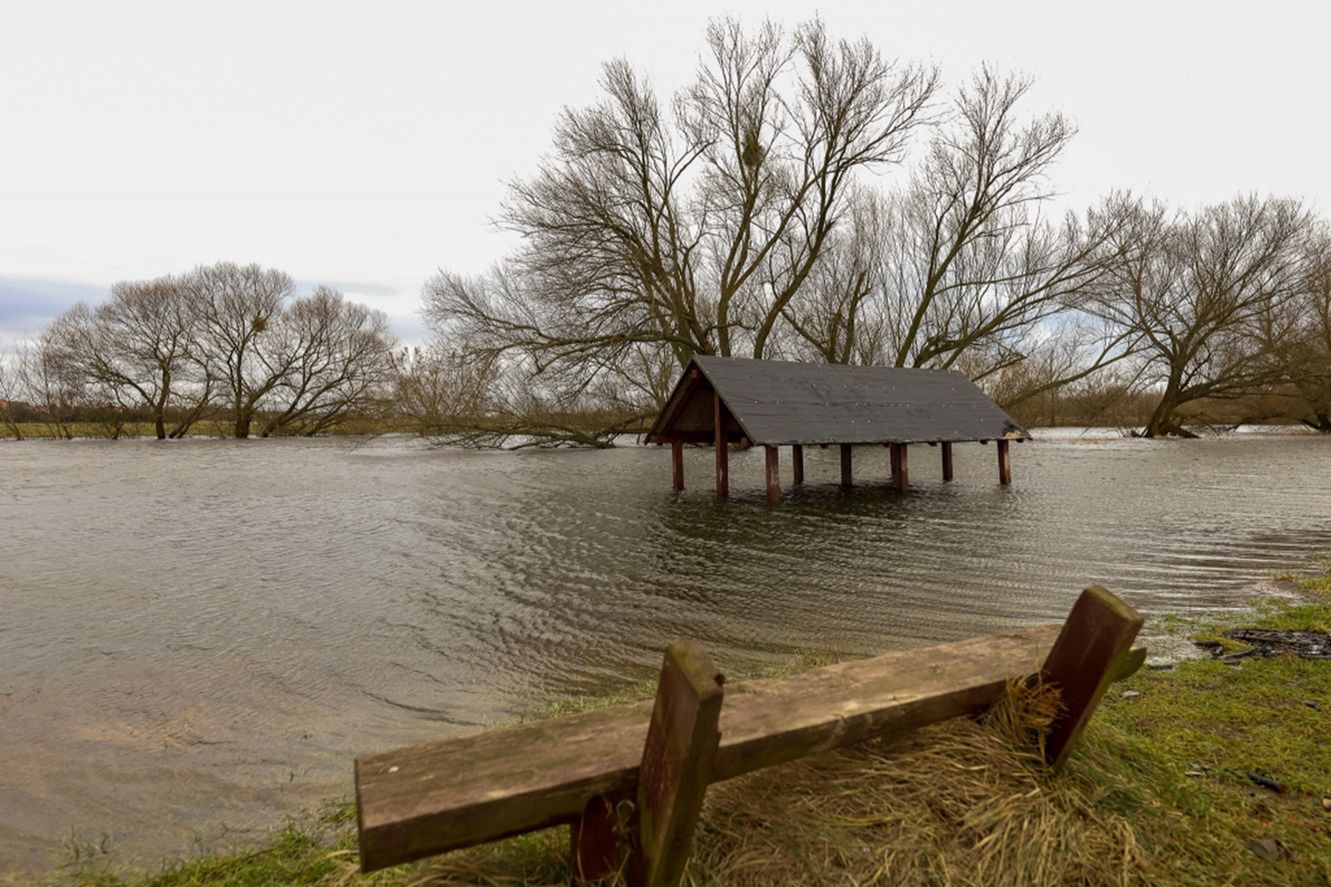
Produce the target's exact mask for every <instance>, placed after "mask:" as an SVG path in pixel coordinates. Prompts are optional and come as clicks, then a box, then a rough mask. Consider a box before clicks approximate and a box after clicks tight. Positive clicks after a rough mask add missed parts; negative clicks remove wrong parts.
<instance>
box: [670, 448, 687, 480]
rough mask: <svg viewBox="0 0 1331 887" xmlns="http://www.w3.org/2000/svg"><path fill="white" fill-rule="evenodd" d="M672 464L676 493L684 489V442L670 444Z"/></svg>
mask: <svg viewBox="0 0 1331 887" xmlns="http://www.w3.org/2000/svg"><path fill="white" fill-rule="evenodd" d="M670 464H671V466H672V468H673V469H674V475H675V492H679V491H680V490H683V489H684V441H682V440H672V441H671V442H670Z"/></svg>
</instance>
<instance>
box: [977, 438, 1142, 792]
mask: <svg viewBox="0 0 1331 887" xmlns="http://www.w3.org/2000/svg"><path fill="white" fill-rule="evenodd" d="M1003 443H1006V441H1003ZM1143 621H1144V620H1143V619H1142V615H1141V614H1140V613H1138V612H1137V611H1136V610H1134V609H1132V607H1129V606H1128V605H1127V604H1125V603H1123V602H1122V601H1121V600H1119V599H1118V598H1116V597H1115V596H1114V595H1113V594H1111V593H1110V592H1109V590H1108V589H1106V588H1104V587H1102V586H1099V585H1092V586H1091V587H1090V588H1088V589H1086V590H1085V591H1083V592H1082V593H1081V597H1079V598H1077V603H1076V604H1074V605H1073V607H1072V612H1071V613H1069V614H1068V619H1067V621H1066V622H1064V623H1063V629H1062V630H1061V631H1060V632H1059V634H1058V640H1056V641H1054V646H1053V647H1052V648H1050V650H1049V656H1048V658H1046V659H1045V662H1044V667H1043V668H1042V669H1041V677H1042V678H1043V679H1044V681H1045V682H1046V683H1048V684H1050V685H1052V686H1054V687H1056V688H1057V689H1058V692H1059V695H1060V696H1061V697H1062V701H1063V710H1062V711H1061V712H1060V714H1059V717H1058V719H1057V720H1056V721H1054V724H1053V726H1052V727H1050V730H1049V734H1048V736H1046V738H1045V760H1046V761H1047V762H1048V763H1049V764H1050V765H1052V766H1054V767H1061V766H1062V765H1063V762H1064V761H1066V760H1067V758H1068V755H1069V754H1070V753H1071V751H1072V746H1073V743H1075V742H1076V741H1077V737H1079V736H1080V735H1081V731H1082V730H1083V729H1085V727H1086V724H1087V722H1088V721H1090V719H1091V715H1092V714H1094V713H1095V707H1096V706H1097V705H1099V704H1100V699H1101V697H1103V696H1104V694H1105V690H1106V689H1107V688H1108V687H1109V685H1110V683H1112V682H1113V681H1114V680H1115V679H1117V678H1118V677H1119V675H1120V673H1121V672H1122V671H1123V669H1124V664H1125V663H1126V662H1127V661H1128V657H1129V653H1130V651H1131V649H1132V641H1133V638H1135V637H1137V632H1138V631H1139V630H1140V629H1141V627H1142V622H1143Z"/></svg>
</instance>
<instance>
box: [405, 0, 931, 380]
mask: <svg viewBox="0 0 1331 887" xmlns="http://www.w3.org/2000/svg"><path fill="white" fill-rule="evenodd" d="M935 82H936V73H935V72H934V71H933V70H931V69H923V68H919V67H911V66H901V65H898V64H896V63H894V62H891V61H888V60H886V59H884V58H883V57H882V56H881V55H880V53H879V52H878V51H877V50H876V49H875V48H874V47H873V46H872V45H871V44H869V43H868V42H867V41H863V40H862V41H858V42H849V41H834V40H832V39H830V38H829V37H828V35H827V34H826V32H825V30H824V28H823V26H822V25H821V23H818V22H814V23H811V24H807V25H804V26H802V27H800V28H798V29H797V30H796V31H795V32H794V33H793V34H787V33H785V32H783V31H782V30H781V29H779V28H777V27H776V26H774V25H770V24H769V25H765V26H763V27H761V28H759V29H758V30H757V31H755V32H746V31H745V30H743V29H742V28H741V27H740V26H739V24H738V23H736V22H734V21H726V22H718V23H715V24H713V25H712V26H711V27H710V28H709V29H708V33H707V50H706V53H705V55H704V58H703V59H702V61H701V63H700V66H699V70H698V74H697V77H696V80H695V81H694V83H693V84H692V85H691V86H690V87H689V88H687V89H685V90H683V91H682V92H681V93H680V94H679V95H677V96H676V97H675V99H674V101H673V103H672V104H671V106H670V109H669V111H667V110H666V109H665V108H663V107H662V103H661V102H660V101H659V99H658V98H657V97H656V95H655V93H654V92H653V90H652V89H651V87H650V86H649V85H648V84H647V83H646V82H645V81H644V80H643V79H642V78H641V77H639V76H638V75H637V74H636V73H635V72H634V71H633V70H632V68H631V67H630V66H629V65H628V63H627V62H624V61H616V62H612V63H610V64H608V65H606V66H605V69H604V74H603V78H602V88H603V91H604V98H603V99H602V101H600V102H599V103H598V104H596V105H594V106H592V107H589V108H583V109H570V110H567V111H566V112H565V113H564V116H563V117H562V119H561V120H560V122H559V123H558V125H557V126H556V129H555V134H554V150H553V154H552V157H551V158H550V159H549V160H548V161H547V162H546V163H545V164H544V165H543V166H542V167H541V168H540V170H539V171H538V172H537V174H536V175H535V176H534V177H532V178H531V179H529V180H525V181H518V182H515V183H514V184H513V185H512V187H511V191H510V195H509V199H508V201H507V203H506V205H505V207H504V210H503V215H502V224H503V225H504V226H505V227H507V228H509V229H510V230H513V231H515V232H517V233H518V234H520V235H521V236H522V238H523V244H524V245H523V247H522V248H521V249H520V250H519V251H518V252H517V253H516V254H515V255H513V256H511V257H510V258H509V260H507V261H506V262H504V263H503V264H502V265H501V267H500V268H498V269H496V270H495V271H494V272H493V273H491V274H490V275H487V276H486V277H484V278H481V279H468V278H466V277H463V276H461V275H457V274H452V273H446V272H445V273H441V274H440V275H439V276H438V277H436V278H435V279H434V280H433V281H432V282H431V283H430V285H429V286H428V288H427V293H426V306H425V311H426V316H427V318H428V319H430V320H431V322H432V323H433V325H434V326H435V328H436V329H438V330H440V331H441V332H444V333H446V334H447V335H449V336H452V337H453V338H454V340H455V341H458V342H463V343H466V345H467V347H468V348H469V349H471V350H472V351H474V352H475V353H477V354H478V355H488V356H491V357H495V356H499V355H506V356H509V357H510V358H515V357H520V358H521V359H522V360H524V361H526V362H528V363H529V365H530V367H531V368H532V370H533V371H534V372H537V373H546V372H548V371H550V370H551V368H558V367H560V366H561V365H562V366H564V367H572V368H574V370H573V371H572V372H571V373H570V378H572V379H574V380H575V381H576V384H590V383H591V380H593V379H596V378H598V377H600V376H603V375H606V374H616V373H618V374H619V375H620V376H621V377H622V379H623V380H624V383H625V384H628V385H632V386H638V387H640V388H641V389H642V390H641V392H640V393H641V394H642V396H643V397H648V396H651V395H653V394H655V392H652V391H651V390H650V387H651V386H650V384H648V383H645V382H644V381H643V380H641V379H639V378H637V377H636V376H635V375H634V374H633V373H625V372H623V371H622V370H623V364H624V358H625V357H626V356H628V355H630V354H633V355H635V357H634V359H635V360H640V359H646V360H647V361H648V362H649V363H652V364H656V363H657V362H658V361H659V358H658V357H657V354H659V353H661V352H664V353H665V354H668V355H670V356H671V357H673V361H674V363H675V364H676V365H678V363H679V362H682V361H684V360H687V359H688V357H689V356H691V355H692V354H694V353H699V352H701V353H709V354H710V353H715V354H725V355H731V354H750V355H753V356H758V357H761V356H765V355H767V354H768V353H769V351H770V346H771V342H772V339H773V336H774V335H775V334H776V331H777V329H778V327H779V325H780V324H781V323H782V318H783V316H784V314H785V312H786V311H787V310H788V309H789V307H790V306H791V304H792V303H793V302H794V301H795V300H796V298H797V297H798V295H799V293H800V292H801V291H802V289H803V287H804V286H805V283H806V281H807V280H808V278H809V276H810V275H811V274H812V273H813V271H814V269H815V268H816V266H817V264H818V262H819V259H820V257H821V256H822V255H823V253H824V251H825V250H826V248H827V245H828V243H829V240H830V238H831V235H832V232H833V230H834V229H835V228H836V227H837V225H838V224H840V223H841V221H842V220H843V219H844V217H845V215H846V213H847V211H848V202H847V195H848V194H849V192H850V189H851V186H852V183H853V181H854V178H855V176H856V175H857V174H858V173H859V172H860V171H866V170H875V169H881V168H884V167H886V166H888V165H891V164H893V163H896V162H898V161H899V160H900V157H901V153H902V150H903V148H904V146H905V144H906V141H907V138H908V136H909V134H910V133H911V131H912V130H913V129H914V127H915V126H916V125H918V124H919V123H920V122H921V121H922V120H923V115H924V112H925V109H926V105H927V103H928V101H929V99H930V97H931V95H932V93H933V91H934V88H935ZM644 353H645V354H646V356H645V358H644V357H643V355H644Z"/></svg>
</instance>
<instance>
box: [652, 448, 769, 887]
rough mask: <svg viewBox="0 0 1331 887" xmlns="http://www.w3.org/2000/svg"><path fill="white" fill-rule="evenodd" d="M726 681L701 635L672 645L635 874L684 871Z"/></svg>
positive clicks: (656, 879) (659, 881) (658, 884)
mask: <svg viewBox="0 0 1331 887" xmlns="http://www.w3.org/2000/svg"><path fill="white" fill-rule="evenodd" d="M768 449H769V451H770V450H771V449H772V448H771V447H769V448H768ZM723 683H725V677H724V676H723V675H722V674H721V672H719V671H717V669H716V666H715V665H713V664H712V659H711V657H710V656H708V655H707V653H706V651H704V650H703V648H702V647H701V646H700V645H699V644H698V643H697V642H696V641H683V642H680V643H677V644H671V645H670V647H669V648H668V649H667V650H666V654H665V663H664V664H663V665H662V667H661V679H660V682H659V683H658V684H657V687H656V704H655V707H654V708H653V709H652V721H651V726H650V727H649V728H648V729H647V742H646V744H645V745H644V746H643V752H642V766H641V767H640V768H639V770H638V774H639V775H638V794H637V798H638V808H637V809H638V854H637V855H636V858H635V860H634V863H633V864H631V865H630V880H631V881H633V882H636V883H638V884H643V885H648V887H674V885H676V884H678V883H679V882H680V879H681V878H683V877H684V864H685V863H686V862H687V861H688V858H689V845H690V844H691V843H692V842H693V830H694V828H695V827H696V826H697V824H698V816H699V814H700V813H701V812H702V799H703V795H704V794H705V793H706V792H707V783H708V782H710V781H711V775H712V765H713V763H714V762H715V760H716V749H717V746H718V745H719V743H720V734H719V733H718V732H717V723H718V721H719V719H720V717H721V697H722V691H721V685H722V684H723ZM635 876H636V877H635Z"/></svg>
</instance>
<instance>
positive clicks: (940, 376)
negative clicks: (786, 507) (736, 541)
mask: <svg viewBox="0 0 1331 887" xmlns="http://www.w3.org/2000/svg"><path fill="white" fill-rule="evenodd" d="M1029 439H1030V435H1029V434H1027V433H1026V430H1025V429H1024V428H1022V427H1021V426H1020V425H1018V424H1017V423H1016V422H1014V421H1013V420H1012V417H1011V416H1009V415H1008V414H1007V413H1005V412H1003V410H1002V409H1001V408H1000V407H999V406H998V404H996V403H994V402H993V401H992V400H990V399H989V397H988V396H987V395H986V394H985V393H984V392H983V391H981V390H980V389H979V387H978V386H976V385H975V383H973V382H971V381H970V380H969V379H967V378H966V377H965V376H963V375H961V374H960V373H957V372H953V371H951V370H932V369H909V368H902V367H876V366H845V365H841V364H813V363H794V362H790V361H778V360H749V359H744V358H734V357H712V356H704V355H698V356H695V357H694V358H693V359H692V360H691V361H689V365H688V366H687V367H685V369H684V373H683V375H682V376H680V379H679V381H678V382H677V383H676V384H675V389H674V391H673V392H671V394H670V399H669V400H667V401H666V405H665V408H664V409H663V410H662V411H661V415H660V416H658V417H657V419H656V422H655V424H653V425H652V429H651V431H649V432H648V433H647V441H648V442H649V443H656V444H666V443H668V444H670V447H671V450H672V453H673V463H674V485H675V489H676V490H682V489H684V444H686V443H696V444H711V445H712V446H714V447H715V448H716V494H717V495H718V496H726V495H728V494H729V492H730V480H729V459H728V454H729V449H730V444H733V443H748V444H751V445H754V446H761V447H763V448H764V449H765V450H766V454H767V498H768V500H769V501H771V502H777V501H779V500H780V498H781V482H780V471H779V468H780V465H779V457H778V447H783V446H789V447H790V448H791V456H792V461H793V463H794V482H795V483H796V484H801V483H803V482H804V448H805V447H806V446H819V447H828V446H833V445H835V446H839V447H840V448H841V486H842V487H843V488H845V489H849V488H850V486H851V451H852V447H854V446H856V445H877V446H887V447H891V449H892V481H893V483H894V485H895V486H896V487H897V489H899V490H901V491H903V492H904V491H905V490H906V489H907V487H908V485H909V479H908V472H907V458H906V455H907V452H908V448H909V446H910V444H913V443H918V444H928V445H929V446H936V447H940V448H941V450H942V460H943V480H944V481H950V480H952V445H953V444H954V443H963V442H973V441H978V442H979V443H982V444H987V443H989V441H991V440H992V441H994V442H995V443H996V444H997V449H998V480H999V483H1001V484H1009V483H1011V482H1012V468H1011V462H1010V456H1009V452H1008V449H1009V447H1008V445H1009V443H1010V442H1011V441H1014V440H1016V441H1023V440H1029Z"/></svg>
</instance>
